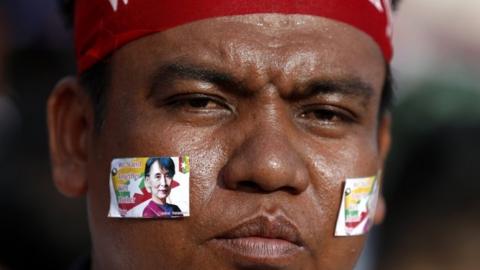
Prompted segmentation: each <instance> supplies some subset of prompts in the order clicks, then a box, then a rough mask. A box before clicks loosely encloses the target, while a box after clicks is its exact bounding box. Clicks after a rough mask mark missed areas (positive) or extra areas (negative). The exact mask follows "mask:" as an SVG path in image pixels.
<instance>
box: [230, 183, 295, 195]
mask: <svg viewBox="0 0 480 270" xmlns="http://www.w3.org/2000/svg"><path fill="white" fill-rule="evenodd" d="M236 189H237V190H239V191H243V192H252V193H253V192H254V193H265V194H266V193H271V192H273V191H284V192H286V193H290V194H298V193H300V192H298V191H297V189H295V188H294V187H290V186H281V187H278V188H268V187H262V186H261V185H259V184H258V183H256V182H255V181H240V182H238V183H237V186H236Z"/></svg>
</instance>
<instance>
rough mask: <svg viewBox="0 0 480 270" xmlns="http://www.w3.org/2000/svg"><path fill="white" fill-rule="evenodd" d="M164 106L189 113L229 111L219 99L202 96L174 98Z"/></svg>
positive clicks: (193, 95)
mask: <svg viewBox="0 0 480 270" xmlns="http://www.w3.org/2000/svg"><path fill="white" fill-rule="evenodd" d="M166 104H167V105H169V106H172V107H174V108H178V109H186V110H189V111H199V110H200V111H205V112H207V111H213V110H226V109H227V110H228V109H229V106H228V105H227V104H226V102H225V101H224V100H222V99H221V98H219V97H214V96H207V95H202V94H192V95H179V96H174V97H171V98H169V99H168V100H167V102H166Z"/></svg>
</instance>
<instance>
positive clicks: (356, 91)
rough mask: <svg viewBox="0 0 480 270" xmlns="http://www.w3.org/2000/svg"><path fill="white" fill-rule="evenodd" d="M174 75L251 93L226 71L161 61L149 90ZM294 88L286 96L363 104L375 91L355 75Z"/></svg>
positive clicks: (166, 81)
mask: <svg viewBox="0 0 480 270" xmlns="http://www.w3.org/2000/svg"><path fill="white" fill-rule="evenodd" d="M175 79H186V80H199V81H204V82H209V83H212V84H215V85H218V86H220V87H222V88H223V90H225V91H227V92H230V93H233V94H235V95H239V96H250V95H252V94H253V93H254V91H253V90H251V89H248V87H246V86H245V83H244V82H242V80H239V79H237V78H235V77H234V76H232V75H230V74H228V73H225V72H221V71H217V70H215V69H210V68H208V67H201V66H195V65H191V64H183V63H178V62H176V63H169V64H165V65H162V66H161V67H160V68H158V69H157V71H156V72H154V75H153V76H152V88H151V89H152V92H153V91H155V89H156V88H157V87H158V86H159V85H161V84H164V83H169V82H171V81H173V80H175ZM295 88H296V90H297V91H292V93H291V94H290V95H289V97H288V99H291V100H300V99H305V98H309V97H313V96H317V95H327V94H342V95H346V96H352V97H358V98H361V99H362V103H364V104H366V103H367V102H368V100H369V99H370V98H371V97H372V95H373V93H374V88H373V87H372V86H371V85H370V84H369V83H367V82H365V81H364V80H362V79H360V78H358V77H354V76H346V77H340V78H320V79H312V80H308V81H307V82H306V83H301V84H299V85H298V86H296V87H295Z"/></svg>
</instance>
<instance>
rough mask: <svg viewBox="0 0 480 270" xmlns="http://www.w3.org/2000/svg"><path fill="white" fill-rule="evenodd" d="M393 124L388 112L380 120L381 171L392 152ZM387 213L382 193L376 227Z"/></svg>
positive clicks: (376, 214)
mask: <svg viewBox="0 0 480 270" xmlns="http://www.w3.org/2000/svg"><path fill="white" fill-rule="evenodd" d="M391 124H392V115H391V113H389V112H387V113H385V114H384V115H383V116H382V118H381V119H380V122H379V128H378V150H379V153H380V159H379V165H378V166H379V170H382V169H383V167H384V165H385V161H386V160H387V157H388V153H389V151H390V144H391V141H392V135H391V130H390V129H391ZM379 176H380V177H382V174H381V173H380V174H379ZM382 182H383V181H382ZM382 182H381V183H382ZM386 212H387V206H386V203H385V198H384V197H383V194H382V192H380V194H379V196H378V201H377V208H376V209H375V216H374V218H373V222H374V224H376V225H379V224H381V223H382V222H383V220H384V219H385V215H386Z"/></svg>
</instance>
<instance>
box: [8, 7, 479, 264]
mask: <svg viewBox="0 0 480 270" xmlns="http://www.w3.org/2000/svg"><path fill="white" fill-rule="evenodd" d="M479 13H480V1H478V0H462V1H458V0H402V3H401V4H400V6H399V9H398V12H397V13H396V15H395V22H396V26H395V40H394V43H395V50H396V52H395V58H394V62H393V71H394V75H395V78H396V84H397V90H396V108H395V111H394V113H393V118H394V121H393V123H394V124H393V137H394V141H393V146H392V152H391V155H390V158H389V160H388V163H387V169H386V172H385V178H384V193H385V196H386V200H387V208H388V214H387V217H386V219H385V222H384V225H383V226H381V227H378V228H376V229H375V230H374V231H373V232H372V234H371V236H370V239H369V242H368V244H367V246H368V248H367V249H366V250H365V252H364V255H363V257H362V259H361V261H360V262H359V265H358V267H357V269H356V270H370V269H379V270H383V269H387V270H390V269H393V270H396V269H406V270H409V269H412V270H417V269H418V270H423V269H425V270H429V269H440V270H442V269H465V270H469V269H480V236H479V234H477V233H476V232H477V231H478V228H480V170H479V168H480V166H478V165H477V164H478V163H479V162H480V159H479V158H478V157H477V154H480V32H479V31H480V30H479V29H480V16H478V14H479ZM74 73H75V67H74V58H73V47H72V41H71V33H70V32H69V31H68V30H67V29H66V28H65V27H64V23H63V21H62V17H61V16H60V13H59V10H58V8H57V6H56V1H55V0H42V1H38V0H0V171H1V172H2V173H1V176H0V187H1V189H0V190H1V191H2V195H1V196H0V212H1V218H0V232H2V233H1V236H0V269H30V268H40V269H66V268H68V266H69V265H70V264H71V263H72V262H73V261H74V260H75V259H76V258H78V257H79V256H81V255H84V254H86V253H88V251H89V236H88V227H87V221H86V211H85V205H84V204H85V202H84V200H82V199H67V198H64V197H63V196H61V195H60V194H59V193H58V192H57V191H56V190H55V188H54V186H53V184H52V181H51V176H50V166H49V156H48V146H47V132H46V120H45V114H46V112H45V102H46V99H47V96H48V94H49V92H50V91H51V89H52V88H53V86H54V85H55V83H56V82H57V81H58V79H60V78H62V77H63V76H65V75H67V74H74ZM479 165H480V164H479Z"/></svg>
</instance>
